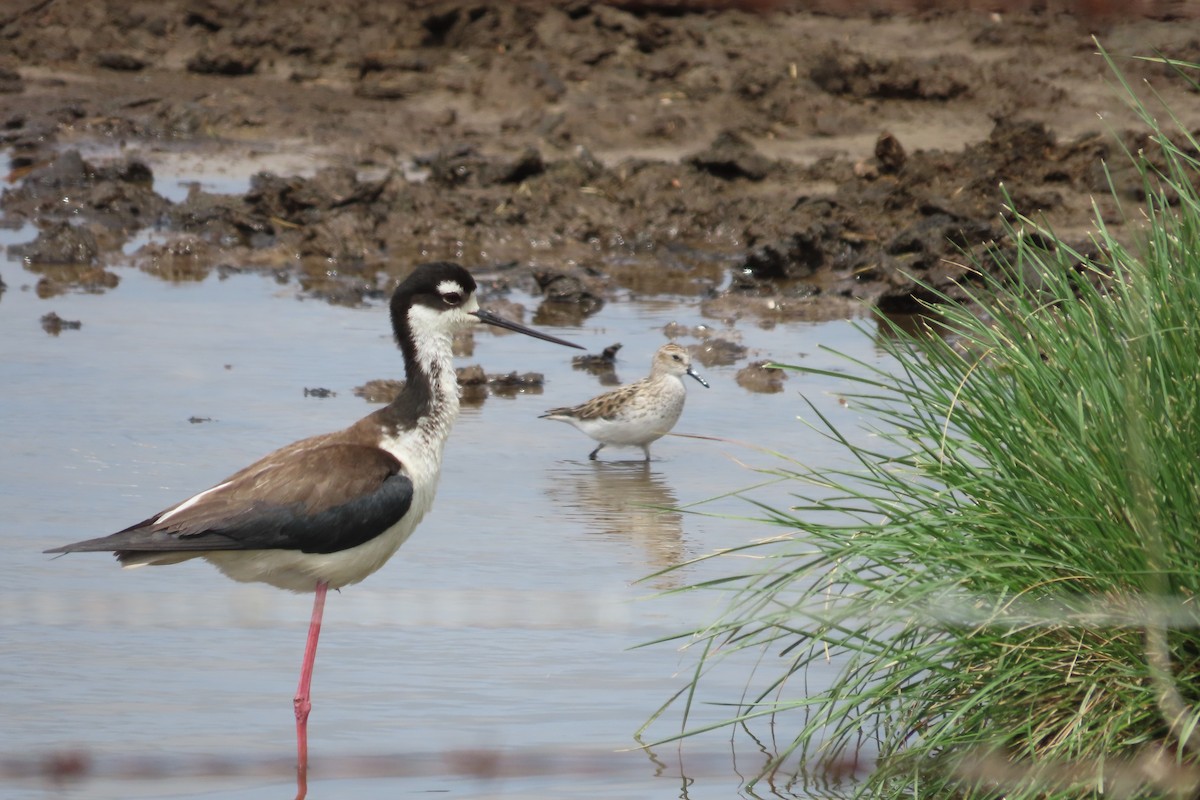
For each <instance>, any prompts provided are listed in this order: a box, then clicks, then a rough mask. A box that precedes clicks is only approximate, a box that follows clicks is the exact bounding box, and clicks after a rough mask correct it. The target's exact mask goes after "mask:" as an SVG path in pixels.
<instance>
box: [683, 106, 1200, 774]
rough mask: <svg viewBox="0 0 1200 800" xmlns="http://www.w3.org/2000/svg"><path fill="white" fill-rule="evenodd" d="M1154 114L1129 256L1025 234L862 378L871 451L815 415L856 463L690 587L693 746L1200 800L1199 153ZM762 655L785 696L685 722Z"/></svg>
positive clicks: (1018, 227) (790, 468)
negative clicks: (705, 743)
mask: <svg viewBox="0 0 1200 800" xmlns="http://www.w3.org/2000/svg"><path fill="white" fill-rule="evenodd" d="M1130 96H1133V95H1132V92H1131V93H1130ZM1137 107H1138V108H1139V110H1140V111H1141V112H1142V115H1143V119H1144V120H1145V121H1146V122H1147V124H1148V127H1149V128H1150V130H1151V132H1152V134H1151V136H1150V137H1149V141H1150V142H1151V147H1149V148H1147V150H1146V151H1145V152H1139V153H1130V154H1128V155H1129V157H1130V158H1132V159H1134V160H1135V162H1136V163H1137V165H1138V167H1139V168H1140V169H1141V170H1142V175H1143V177H1144V180H1145V200H1144V202H1143V203H1142V204H1141V207H1139V208H1137V209H1130V208H1128V207H1127V208H1126V209H1125V214H1126V219H1127V221H1128V222H1129V223H1131V224H1130V225H1129V226H1128V227H1129V228H1131V229H1137V230H1138V231H1140V234H1139V236H1137V237H1134V238H1137V239H1138V241H1136V242H1134V243H1132V244H1130V245H1129V247H1126V246H1125V245H1123V244H1122V243H1121V242H1119V241H1117V239H1116V238H1115V237H1114V236H1113V235H1111V234H1110V232H1109V231H1108V230H1106V229H1105V227H1104V225H1103V223H1099V222H1098V226H1099V229H1098V231H1097V233H1096V235H1095V237H1094V243H1095V245H1096V246H1097V249H1098V251H1099V253H1100V255H1099V256H1094V257H1092V258H1087V257H1085V256H1084V255H1082V254H1081V253H1079V252H1076V251H1074V250H1072V249H1071V248H1070V247H1068V246H1067V245H1066V244H1065V243H1064V242H1062V241H1061V240H1059V239H1057V238H1056V237H1055V236H1054V234H1053V232H1051V231H1048V230H1044V229H1041V228H1039V226H1038V225H1037V224H1036V223H1035V222H1034V221H1032V220H1030V219H1028V218H1022V217H1014V218H1013V219H1014V222H1013V223H1012V230H1011V234H1012V240H1013V243H1014V247H1013V249H1011V250H1009V251H1008V255H1007V257H1006V258H1004V259H1002V263H1004V264H1005V265H1006V267H1005V269H1003V270H1001V271H1000V274H993V275H992V276H990V277H989V276H986V275H980V276H978V283H977V284H975V285H976V287H977V288H976V290H975V291H974V294H973V297H972V302H970V303H955V302H952V301H951V300H950V299H949V298H942V300H944V302H943V303H940V304H939V305H938V306H937V308H936V312H935V313H936V316H935V317H931V319H933V320H935V321H934V322H933V323H932V326H933V328H935V329H936V335H934V333H933V332H932V331H931V332H930V333H929V335H915V336H905V335H903V334H900V333H899V332H897V337H896V338H895V339H893V340H891V342H890V343H885V344H884V346H885V347H887V348H889V349H890V351H891V353H892V354H893V355H895V356H896V360H897V362H898V363H899V364H900V365H901V370H902V371H901V372H900V374H893V373H892V372H884V371H882V370H881V369H876V368H873V367H872V366H871V365H868V364H863V363H856V365H855V372H856V373H857V374H856V377H855V378H854V379H853V380H854V382H855V383H854V389H853V391H851V392H850V393H849V394H848V395H847V396H848V398H849V400H850V402H851V403H852V404H853V405H855V406H856V407H857V408H859V409H862V410H863V411H864V414H865V415H866V416H868V417H871V418H873V419H874V420H875V422H874V423H873V425H874V427H876V428H877V432H878V435H877V436H875V437H872V438H870V439H866V440H865V441H867V442H868V444H862V443H860V441H859V440H861V439H862V438H863V437H854V438H851V437H849V436H843V435H842V434H841V433H839V432H838V431H837V430H836V429H835V428H834V426H833V425H832V424H830V423H829V421H828V420H827V419H824V418H822V417H821V416H820V414H819V412H817V410H816V408H815V407H813V409H812V411H813V413H814V414H815V415H816V416H817V417H818V418H819V420H820V421H819V427H820V429H821V430H822V431H823V432H824V433H825V434H826V435H828V436H830V437H832V438H833V439H834V440H836V441H837V442H838V443H839V446H840V447H843V448H844V450H845V452H847V453H848V454H850V455H852V457H853V458H852V459H851V463H852V466H851V467H849V468H846V469H841V470H832V471H831V470H828V469H822V470H819V471H818V470H814V469H809V468H806V467H805V466H803V465H802V464H801V463H799V462H797V461H788V462H785V465H784V466H782V467H779V468H776V469H772V470H769V472H770V473H771V474H773V475H775V476H778V477H780V478H783V479H785V480H787V481H789V482H793V483H794V484H795V485H796V486H798V487H799V488H797V489H796V490H795V493H794V495H793V496H794V498H795V503H794V505H793V506H792V507H790V508H788V509H777V508H771V507H766V506H760V507H759V508H760V514H759V515H758V516H759V517H760V518H761V519H762V520H763V521H764V522H766V523H768V524H770V525H772V526H777V527H781V528H782V531H781V535H780V536H776V537H773V538H772V539H770V540H767V541H763V542H757V543H754V544H751V545H747V546H746V547H742V548H738V549H737V550H736V551H735V552H736V553H738V554H741V555H754V556H759V557H760V558H759V559H756V560H755V561H754V563H755V564H757V565H759V566H758V567H757V568H756V569H754V570H752V571H745V572H741V573H740V574H736V575H730V576H728V577H725V578H723V579H718V580H713V581H707V582H706V583H704V584H703V585H700V586H696V587H690V589H689V590H714V589H715V590H723V591H727V592H730V595H731V599H730V602H729V606H728V611H727V613H726V615H725V616H724V617H723V618H722V619H720V620H719V621H717V622H715V623H713V624H712V625H711V626H709V627H706V628H703V629H701V630H698V631H694V632H691V633H689V634H688V636H689V637H691V638H694V639H696V640H698V646H699V648H700V650H701V652H702V656H701V658H700V663H699V664H698V666H697V669H696V673H695V678H694V679H693V681H692V682H691V684H690V685H689V686H688V687H686V688H685V690H684V691H682V692H681V693H680V694H679V695H678V696H677V697H676V698H675V699H674V701H673V702H676V703H679V704H681V705H682V706H683V707H684V708H685V712H684V717H685V722H684V732H683V733H682V734H681V736H687V735H691V734H693V733H697V732H699V731H700V730H703V729H708V728H712V727H716V726H717V725H730V724H742V725H746V726H747V727H752V726H753V725H754V724H755V720H756V719H757V718H764V717H767V718H769V719H770V721H771V722H772V724H773V729H772V732H773V735H774V736H775V737H783V739H782V744H781V746H780V747H779V749H778V751H777V753H776V761H775V766H776V767H779V766H781V765H788V769H789V770H793V771H794V770H797V769H799V770H800V771H801V772H804V771H805V770H810V769H814V768H817V767H819V766H820V764H821V763H828V762H837V763H844V762H845V761H846V760H858V759H861V758H867V759H870V760H873V761H874V768H873V769H872V770H871V771H870V774H869V776H868V777H866V778H865V779H864V781H863V782H862V783H860V784H858V785H857V786H856V788H855V790H856V791H857V792H859V793H861V794H863V795H870V796H883V797H890V796H897V797H898V796H910V795H914V794H915V795H918V796H925V797H945V796H966V797H985V796H986V797H996V796H1001V795H1002V796H1005V797H1008V798H1016V797H1034V796H1037V797H1042V796H1055V795H1058V796H1072V797H1075V796H1080V795H1081V794H1087V793H1090V792H1096V793H1101V792H1103V793H1105V794H1108V795H1112V794H1116V795H1120V796H1135V795H1143V794H1151V795H1155V794H1157V795H1161V794H1173V795H1180V794H1187V795H1189V796H1194V795H1195V793H1196V791H1197V788H1198V787H1200V780H1197V777H1196V775H1197V772H1196V771H1197V769H1198V768H1197V767H1196V766H1195V765H1196V762H1197V755H1198V754H1200V730H1197V723H1198V722H1200V710H1198V709H1200V629H1198V627H1197V625H1196V622H1197V619H1198V618H1200V615H1198V614H1197V610H1196V605H1195V602H1194V598H1195V596H1196V593H1197V591H1198V590H1200V497H1198V492H1200V384H1198V378H1197V376H1198V375H1200V195H1198V193H1197V190H1196V187H1195V185H1194V184H1195V183H1196V178H1197V175H1198V174H1200V173H1198V167H1200V162H1198V161H1197V152H1198V151H1200V148H1198V146H1197V142H1196V140H1195V138H1194V137H1193V136H1192V135H1191V134H1190V133H1189V132H1188V131H1186V130H1184V129H1182V128H1181V127H1179V128H1178V129H1175V130H1173V134H1172V135H1171V136H1168V135H1167V133H1165V132H1164V130H1163V128H1162V127H1161V126H1159V125H1158V123H1157V122H1156V121H1155V119H1154V118H1153V116H1152V115H1151V114H1150V112H1149V111H1148V110H1147V108H1146V106H1145V105H1144V104H1138V106H1137ZM1098 218H1099V217H1098ZM799 371H800V372H817V371H816V370H803V369H799ZM842 377H844V376H842ZM725 555H727V554H720V555H718V556H715V557H724V556H725ZM710 558H711V557H710ZM729 563H744V562H735V561H730V562H729ZM747 649H749V650H752V651H754V652H757V653H762V652H766V653H768V654H769V655H771V656H774V658H766V659H762V660H760V661H759V663H758V666H757V672H758V678H759V683H762V680H761V679H762V675H763V673H764V672H766V671H768V670H771V669H774V670H775V672H774V673H773V674H772V675H771V676H769V678H768V679H767V680H766V681H765V684H763V685H758V686H756V688H755V689H754V691H753V692H751V693H750V694H749V695H748V696H747V697H746V698H743V699H742V700H741V701H740V703H739V704H738V706H737V713H736V714H735V715H734V716H732V717H729V718H728V719H726V720H724V721H722V722H720V723H717V724H714V725H698V724H696V723H694V722H693V721H692V720H693V719H694V711H695V707H694V703H695V702H696V701H697V698H699V697H701V696H702V695H703V687H704V675H705V672H706V671H707V670H708V669H711V668H714V667H715V666H716V665H717V661H718V657H719V656H721V655H724V654H729V653H736V652H738V651H745V650H747ZM818 673H820V674H822V675H829V674H831V675H832V677H831V679H830V680H826V681H825V683H823V684H822V685H820V686H815V687H814V686H806V681H809V680H811V679H812V678H813V676H814V675H816V674H818ZM668 705H670V704H668ZM785 712H791V713H785ZM797 764H799V767H797ZM776 777H777V778H778V777H779V776H778V775H776Z"/></svg>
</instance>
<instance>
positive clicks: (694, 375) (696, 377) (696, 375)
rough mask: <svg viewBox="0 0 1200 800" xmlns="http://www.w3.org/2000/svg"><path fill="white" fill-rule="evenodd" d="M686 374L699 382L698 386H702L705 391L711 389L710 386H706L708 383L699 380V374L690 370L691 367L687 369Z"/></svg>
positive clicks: (702, 379) (701, 379)
mask: <svg viewBox="0 0 1200 800" xmlns="http://www.w3.org/2000/svg"><path fill="white" fill-rule="evenodd" d="M687 374H688V375H691V376H692V377H693V378H695V379H696V380H698V381H700V385H701V386H703V387H704V388H705V389H711V388H712V387H711V386H709V385H708V381H706V380H704V378H701V377H700V373H699V372H696V370H694V369H692V368H691V367H688V371H687Z"/></svg>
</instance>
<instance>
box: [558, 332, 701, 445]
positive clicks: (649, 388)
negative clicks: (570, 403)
mask: <svg viewBox="0 0 1200 800" xmlns="http://www.w3.org/2000/svg"><path fill="white" fill-rule="evenodd" d="M684 375H690V376H692V377H693V378H695V379H696V380H698V381H699V382H700V384H701V385H702V386H704V388H706V389H707V388H708V382H707V381H705V380H704V378H701V377H700V376H699V375H698V374H697V373H696V371H695V370H693V369H692V358H691V356H690V355H688V351H687V350H685V349H684V348H683V347H681V346H679V345H677V344H675V343H674V342H671V343H669V344H664V345H663V346H662V347H660V348H658V352H657V353H655V354H654V361H653V362H652V363H651V366H650V374H649V375H648V376H646V377H645V378H642V379H641V380H640V381H636V382H634V383H631V384H628V385H626V386H621V387H619V388H617V389H613V390H612V391H611V392H605V393H604V394H601V395H597V396H596V397H593V398H592V399H591V400H588V401H587V402H586V403H582V404H581V405H577V406H574V407H571V408H552V409H550V410H549V411H547V412H546V413H545V414H542V416H541V419H555V420H559V421H560V422H567V423H570V424H571V425H574V426H575V427H576V428H578V429H579V430H581V431H583V432H584V433H586V434H587V435H588V436H590V437H592V438H593V439H595V440H596V441H597V442H599V443H600V445H599V446H598V447H597V448H596V449H595V450H593V451H592V452H591V453H589V454H588V458H590V459H592V460H595V458H596V455H597V454H598V453H599V452H600V451H601V450H603V449H604V448H605V447H607V446H608V445H617V446H626V447H632V446H636V447H640V448H642V452H643V453H645V454H646V460H647V461H649V460H650V443H651V442H653V441H655V440H656V439H659V438H661V437H662V436H664V435H665V434H666V433H667V432H669V431H670V430H671V428H673V427H675V423H676V422H678V421H679V415H680V414H681V413H683V401H684V400H686V399H687V390H686V389H685V388H684V385H683V376H684Z"/></svg>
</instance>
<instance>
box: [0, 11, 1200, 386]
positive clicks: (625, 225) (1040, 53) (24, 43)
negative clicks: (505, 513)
mask: <svg viewBox="0 0 1200 800" xmlns="http://www.w3.org/2000/svg"><path fill="white" fill-rule="evenodd" d="M914 5H918V4H913V3H904V2H899V1H898V0H897V2H860V3H849V4H846V3H834V4H829V3H818V2H809V3H805V2H784V1H782V0H777V1H776V2H756V3H745V2H743V3H738V2H723V3H712V2H707V3H706V2H687V3H628V2H627V3H615V4H604V3H594V2H586V1H585V2H560V3H519V2H488V0H483V1H482V2H471V3H463V2H453V1H452V0H407V1H401V2H395V3H375V2H366V0H349V2H345V3H337V4H330V3H326V2H323V0H320V1H319V0H300V1H299V2H288V3H283V2H265V3H255V4H238V3H229V2H218V1H217V0H206V1H205V2H198V3H197V2H191V1H190V0H189V1H188V2H184V0H163V1H162V2H158V3H153V4H135V5H127V4H119V3H85V4H80V3H77V2H73V1H72V0H14V1H13V2H10V3H7V4H5V6H4V9H3V10H2V11H0V37H2V38H3V41H4V42H5V44H6V50H7V52H8V55H7V56H6V57H4V58H3V59H2V60H0V92H2V93H3V96H4V101H5V102H4V107H3V110H2V111H0V146H2V147H3V148H4V149H5V152H6V154H7V156H8V163H9V167H8V172H7V175H6V176H5V178H6V180H5V183H4V184H3V194H2V195H0V215H2V219H0V224H4V225H5V226H8V227H18V226H21V225H23V224H30V225H33V226H34V228H35V230H36V231H37V232H36V234H35V236H34V238H33V239H32V240H31V241H29V242H28V243H26V244H24V245H21V246H20V247H19V248H13V252H12V254H13V255H16V256H18V257H20V258H23V259H24V260H25V262H26V263H27V264H28V265H30V267H31V268H34V269H36V270H37V271H39V273H40V274H41V275H42V276H44V277H43V283H44V285H42V284H39V289H38V291H39V292H43V293H44V294H45V295H46V296H49V295H53V294H55V293H59V292H62V291H71V290H78V289H80V288H82V289H84V290H87V291H101V290H104V289H105V288H111V287H112V286H113V285H115V283H116V280H115V276H114V275H113V273H110V272H108V271H107V268H108V267H111V266H113V265H114V264H117V263H121V264H127V263H129V262H130V261H132V262H133V263H134V264H136V265H137V266H139V267H140V268H141V269H144V270H146V271H147V272H150V273H152V274H156V275H159V276H161V277H163V278H164V279H167V280H198V279H201V278H203V277H204V276H206V275H208V274H210V272H211V271H212V270H214V269H215V270H234V271H236V270H247V269H251V270H261V271H264V272H268V273H271V274H275V275H278V276H279V277H280V278H281V279H282V280H295V281H297V282H298V283H299V284H300V285H301V286H302V287H303V289H304V291H305V292H306V293H307V294H309V295H312V296H317V297H322V298H325V299H327V300H329V301H330V302H336V303H346V304H355V303H361V302H363V301H364V300H367V299H378V298H381V297H382V296H383V293H384V291H385V289H386V286H387V284H388V283H389V282H390V281H391V280H394V278H395V277H396V276H398V275H401V274H403V273H405V272H406V271H407V270H408V269H410V268H411V266H412V265H413V264H414V263H418V262H420V261H429V260H436V259H453V260H459V261H462V262H464V263H466V264H468V265H470V266H471V267H472V268H473V269H474V270H475V271H476V273H477V274H478V275H479V276H480V279H481V287H482V289H483V291H484V292H485V293H487V294H489V296H491V297H495V298H496V299H503V295H504V294H505V293H506V292H507V291H509V290H511V289H521V290H523V291H525V292H528V293H530V294H532V295H533V296H535V297H538V298H539V305H538V307H537V308H536V309H535V310H534V312H533V323H534V324H540V325H547V324H571V325H578V324H581V323H582V322H583V321H584V320H586V319H587V318H588V317H589V316H590V315H592V314H594V313H596V312H597V311H598V310H599V309H601V308H602V307H603V306H604V304H606V303H609V302H613V301H614V300H619V299H621V298H624V297H628V296H637V297H648V296H650V297H652V296H655V295H658V296H678V295H687V296H693V297H697V298H699V299H700V301H701V303H700V308H701V310H702V313H704V314H705V315H707V316H708V317H709V318H711V319H712V320H714V321H716V322H717V323H719V324H720V325H724V326H729V325H732V324H734V323H736V322H737V321H739V320H751V321H753V322H754V323H755V324H760V325H771V324H773V323H775V322H778V321H786V320H795V319H823V318H830V317H840V316H846V315H849V314H857V313H861V312H862V311H863V310H864V309H865V308H868V307H871V306H875V307H877V308H880V309H883V310H885V311H897V312H907V311H912V310H915V309H917V308H919V307H920V305H921V303H922V302H923V301H927V300H930V299H931V298H932V297H933V295H932V294H931V293H930V292H929V289H933V290H935V292H944V293H947V294H950V295H951V296H955V295H957V294H958V293H960V292H961V291H962V287H964V286H967V287H969V285H970V284H971V282H972V281H973V280H974V279H975V276H976V275H977V274H978V273H977V270H980V269H982V270H991V269H993V268H994V267H995V266H996V263H997V259H1003V258H1004V257H1005V255H1006V254H1007V253H1010V252H1011V250H1012V242H1010V241H1009V240H1008V236H1009V234H1008V232H1007V228H1006V226H1005V222H1006V217H1005V215H1007V214H1011V213H1012V212H1011V210H1010V208H1009V205H1008V204H1009V203H1011V206H1012V207H1013V208H1015V209H1017V210H1018V211H1020V212H1022V213H1025V214H1029V215H1035V216H1037V217H1039V218H1041V219H1044V220H1045V221H1046V223H1047V224H1049V225H1051V226H1053V227H1054V228H1055V229H1056V231H1057V232H1058V233H1059V234H1060V235H1061V236H1063V237H1064V238H1065V239H1066V241H1068V242H1072V243H1076V242H1078V243H1079V249H1081V250H1085V249H1086V248H1085V247H1084V244H1085V243H1086V242H1087V241H1088V232H1089V230H1090V229H1091V228H1092V227H1093V225H1092V222H1093V219H1092V217H1093V202H1095V203H1097V204H1098V207H1099V209H1100V212H1101V214H1102V215H1103V216H1104V218H1105V221H1106V223H1108V224H1110V225H1112V226H1113V230H1114V231H1115V232H1117V233H1118V234H1119V233H1120V231H1121V229H1122V225H1123V224H1124V223H1125V221H1124V219H1123V218H1122V216H1121V214H1120V212H1119V209H1118V205H1117V200H1116V199H1114V197H1113V195H1114V192H1113V191H1111V190H1110V186H1109V179H1110V177H1111V179H1112V180H1113V181H1114V182H1115V186H1114V187H1112V188H1114V189H1115V196H1116V198H1136V197H1137V196H1138V194H1139V193H1140V192H1141V184H1140V179H1139V177H1138V175H1137V174H1136V172H1135V171H1134V170H1131V169H1128V168H1127V166H1126V165H1127V161H1126V156H1125V151H1126V148H1127V149H1128V150H1129V151H1130V152H1137V151H1138V149H1139V146H1140V145H1141V144H1143V143H1144V138H1142V134H1135V133H1121V132H1122V131H1134V130H1139V129H1140V125H1139V124H1138V121H1137V120H1136V117H1135V115H1134V114H1133V113H1132V112H1130V111H1129V110H1128V108H1126V107H1125V104H1124V101H1123V99H1122V98H1121V97H1120V96H1119V94H1118V93H1117V92H1116V91H1115V90H1114V89H1112V87H1111V81H1110V80H1109V78H1110V77H1111V76H1110V75H1109V73H1108V68H1107V66H1106V64H1105V62H1104V60H1103V59H1102V58H1100V57H1099V56H1098V55H1096V52H1095V51H1096V45H1095V41H1096V40H1099V41H1100V42H1101V44H1102V45H1103V46H1105V47H1106V48H1107V49H1109V50H1110V51H1111V52H1113V53H1115V54H1117V55H1118V56H1120V57H1121V59H1120V63H1121V64H1122V67H1123V68H1124V69H1126V70H1127V77H1128V78H1129V79H1130V82H1131V83H1135V84H1136V83H1140V82H1147V83H1148V84H1149V86H1150V87H1151V88H1152V89H1153V90H1154V91H1156V92H1158V93H1159V94H1160V95H1161V96H1162V97H1163V98H1164V99H1165V100H1166V101H1167V102H1168V103H1171V104H1172V106H1173V108H1174V110H1175V111H1176V112H1177V113H1179V114H1181V115H1183V117H1184V119H1183V121H1184V124H1186V125H1190V126H1192V127H1197V125H1198V124H1200V111H1198V110H1197V108H1196V103H1195V102H1194V100H1195V95H1194V93H1193V92H1192V91H1191V90H1190V88H1189V87H1188V86H1187V84H1186V82H1185V81H1182V80H1179V79H1178V78H1177V77H1176V76H1173V75H1172V73H1171V71H1170V70H1167V69H1164V68H1163V67H1161V66H1160V65H1156V64H1154V63H1152V62H1149V61H1139V60H1136V59H1133V58H1126V57H1127V56H1138V55H1146V56H1157V55H1166V56H1168V57H1170V56H1178V57H1181V58H1183V59H1184V60H1189V58H1190V60H1194V58H1191V55H1192V54H1193V51H1194V40H1195V36H1194V34H1192V33H1191V32H1190V31H1192V30H1194V25H1185V24H1180V23H1181V21H1182V20H1187V19H1194V17H1195V6H1194V4H1190V3H1186V2H1179V1H1178V0H1176V1H1174V2H1172V1H1170V0H1144V1H1143V2H1139V3H1135V4H1105V3H1095V2H1066V1H1065V0H1063V1H1061V2H1055V1H1054V0H1051V2H1039V3H1032V2H1011V3H1004V2H998V3H989V4H987V6H988V8H987V11H986V12H985V11H979V10H974V8H973V7H974V6H979V5H982V4H971V3H952V2H945V3H940V4H939V3H930V2H922V3H920V4H919V6H920V9H919V10H913V9H912V8H911V6H914ZM964 7H965V8H964ZM1093 36H1094V37H1096V39H1093ZM831 42H836V43H837V44H836V46H834V45H831V44H830V43H831ZM1189 115H1190V116H1189ZM1109 131H1116V132H1117V133H1116V134H1115V135H1114V134H1112V133H1109ZM1106 165H1107V167H1106ZM180 186H186V187H187V189H186V192H180V191H176V187H180ZM1009 219H1011V217H1010V218H1009ZM738 347H740V346H739V345H736V343H735V342H732V341H727V342H725V343H724V344H721V343H718V342H713V343H709V344H706V345H705V346H704V347H703V348H701V351H702V352H698V357H700V360H701V361H702V362H703V363H706V364H707V363H716V364H725V363H734V362H737V361H740V360H743V359H745V358H746V357H747V354H746V353H745V351H744V349H743V350H739V349H738ZM705 358H707V359H711V361H705V360H704V359H705ZM601 366H604V365H601ZM607 368H609V369H610V368H611V364H609V365H607ZM485 384H486V385H490V386H491V387H492V389H493V390H500V389H507V390H512V389H513V387H514V386H515V387H516V388H517V389H518V390H522V391H527V390H533V389H534V388H535V387H534V386H533V384H532V383H526V381H525V378H523V377H521V376H516V377H515V378H512V379H509V378H504V380H502V381H493V380H492V379H490V378H487V377H486V376H485V379H484V383H483V384H480V385H481V386H484V385H485ZM484 390H485V391H486V388H485V389H484Z"/></svg>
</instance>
